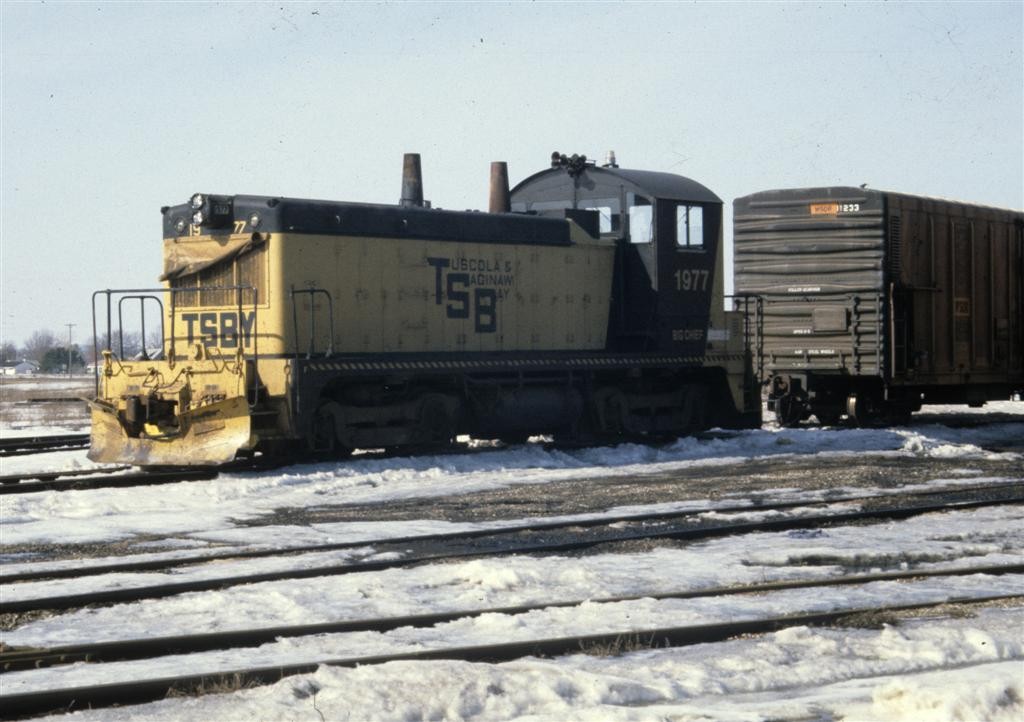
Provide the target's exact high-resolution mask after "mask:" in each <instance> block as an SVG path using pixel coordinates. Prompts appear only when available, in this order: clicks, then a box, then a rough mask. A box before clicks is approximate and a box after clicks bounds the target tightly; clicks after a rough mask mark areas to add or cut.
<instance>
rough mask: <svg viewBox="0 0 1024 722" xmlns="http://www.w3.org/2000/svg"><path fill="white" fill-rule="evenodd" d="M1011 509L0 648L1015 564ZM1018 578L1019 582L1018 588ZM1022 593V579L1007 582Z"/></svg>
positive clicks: (1020, 537)
mask: <svg viewBox="0 0 1024 722" xmlns="http://www.w3.org/2000/svg"><path fill="white" fill-rule="evenodd" d="M1022 551H1024V509H1021V508H1017V507H992V508H982V509H975V510H965V511H958V512H949V513H945V514H928V515H923V516H920V517H914V518H911V519H907V520H904V521H901V522H899V523H898V524H890V523H881V524H872V525H851V526H839V527H832V528H829V529H817V530H794V531H788V532H770V533H758V534H747V535H742V536H737V537H722V538H718V539H711V540H707V541H703V542H699V543H693V544H687V545H685V546H679V547H662V548H657V549H654V550H651V551H645V552H636V553H617V554H594V555H586V556H581V557H566V556H560V555H559V556H542V557H532V556H515V557H500V558H482V559H474V560H470V561H463V562H450V563H443V564H423V565H419V566H415V567H411V568H406V569H389V570H384V571H379V572H360V573H353V574H345V575H334V576H323V577H318V578H316V579H312V580H305V581H296V580H284V581H278V582H262V583H259V584H248V585H243V586H236V587H231V588H229V589H225V590H221V591H210V592H197V593H190V594H184V595H179V596H175V597H169V598H166V599H152V600H147V601H145V602H141V603H133V604H120V605H115V606H110V607H97V608H95V609H88V610H81V611H77V612H72V613H69V614H64V615H59V616H54V617H48V618H45V619H40V620H36V621H32V622H28V623H26V624H24V625H22V626H21V627H19V628H18V629H16V630H14V631H11V632H4V633H2V634H0V641H3V643H5V644H9V645H19V646H30V645H46V646H52V645H59V644H72V643H78V642H82V641H88V640H104V641H107V640H116V639H132V638H137V637H143V636H147V635H149V634H151V633H152V630H154V629H159V630H160V634H165V635H166V634H186V633H188V632H189V631H190V630H192V629H195V628H201V629H207V630H225V629H233V628H249V627H269V626H277V625H288V624H312V623H319V622H330V621H337V620H338V619H365V618H370V617H374V616H398V615H405V614H412V613H415V612H417V611H423V612H440V611H449V610H453V609H483V608H491V607H499V606H509V605H519V604H534V603H540V602H545V601H547V602H551V601H567V600H574V599H599V598H606V597H613V596H626V595H645V594H656V593H662V592H671V591H685V590H698V589H708V588H713V587H720V586H726V585H736V584H755V583H758V582H764V581H773V580H777V579H792V578H803V579H806V578H826V577H833V576H837V575H841V574H852V573H868V572H874V571H888V570H899V569H907V568H914V569H937V568H951V567H956V566H964V565H972V566H980V565H1000V564H1013V563H1019V562H1020V560H1021V556H1022ZM326 561H338V562H343V561H344V558H343V555H340V554H339V555H338V558H335V555H333V554H323V555H322V554H317V555H302V556H301V557H298V558H294V557H286V558H284V559H280V558H270V559H253V560H246V561H241V562H218V563H216V564H213V565H206V566H203V567H199V568H197V569H196V570H189V569H187V568H186V569H176V570H173V571H171V572H167V573H146V574H141V573H137V574H126V573H122V574H109V575H103V576H98V577H94V578H92V579H87V580H59V579H58V580H50V581H41V582H29V583H24V584H18V585H14V586H11V587H8V588H7V589H6V590H5V595H4V598H5V600H7V601H15V600H19V599H29V598H35V597H43V596H49V595H58V594H62V593H64V594H67V593H71V591H73V590H79V591H87V590H93V589H111V588H121V587H131V586H139V585H142V584H144V583H150V584H156V583H164V582H174V581H186V580H191V579H200V578H209V577H211V576H226V575H230V574H236V573H242V572H247V573H259V572H264V571H271V570H274V569H277V568H281V567H283V566H284V567H287V566H292V567H309V566H312V565H313V564H314V563H318V562H319V563H323V562H326ZM1018 587H1019V585H1018ZM1021 592H1022V593H1024V588H1021Z"/></svg>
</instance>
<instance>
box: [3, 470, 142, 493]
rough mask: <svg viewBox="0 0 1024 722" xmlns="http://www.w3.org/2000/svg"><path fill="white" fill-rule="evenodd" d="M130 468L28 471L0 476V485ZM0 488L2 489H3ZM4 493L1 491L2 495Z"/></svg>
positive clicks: (106, 472) (52, 479) (112, 471)
mask: <svg viewBox="0 0 1024 722" xmlns="http://www.w3.org/2000/svg"><path fill="white" fill-rule="evenodd" d="M130 468H132V467H130V466H101V467H97V468H95V469H64V470H61V471H26V472H25V473H23V474H7V475H5V476H0V485H2V486H6V485H8V484H20V483H22V482H25V481H31V480H37V481H54V480H55V479H60V478H62V477H70V476H87V475H88V474H113V473H114V472H117V471H125V470H126V469H130ZM2 486H0V488H2ZM2 493H3V492H2V491H0V494H2Z"/></svg>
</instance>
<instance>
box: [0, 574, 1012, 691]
mask: <svg viewBox="0 0 1024 722" xmlns="http://www.w3.org/2000/svg"><path fill="white" fill-rule="evenodd" d="M971 574H987V575H991V576H1002V575H1005V574H1024V563H1021V564H1003V565H990V566H977V567H957V568H953V569H918V570H903V571H897V572H877V573H873V574H850V575H844V576H837V577H831V578H827V579H792V580H778V581H773V582H762V583H758V584H744V585H738V586H726V587H707V588H704V589H687V590H684V591H675V592H659V593H647V594H637V595H630V596H618V597H599V598H593V597H590V598H587V599H574V600H571V601H562V602H557V601H556V602H543V603H539V604H524V605H516V606H510V607H490V608H485V609H461V610H452V611H449V612H440V613H435V614H416V615H409V616H401V617H385V618H380V619H362V620H345V621H336V622H323V623H318V624H302V625H291V626H284V627H263V628H259V629H238V630H232V631H227V632H213V633H210V634H189V635H179V636H169V637H146V638H144V639H127V640H119V641H113V642H97V643H91V644H76V645H66V646H60V647H49V648H45V649H39V648H26V649H17V648H11V649H8V650H5V651H3V652H0V670H2V671H4V672H11V671H16V670H25V669H39V668H42V667H49V666H54V665H61V664H72V663H75V662H91V663H105V662H120V661H126V660H134V659H147V658H150V657H158V656H164V655H169V654H193V653H195V652H205V651H209V650H213V649H228V648H234V647H256V646H259V645H261V644H268V643H270V642H273V641H274V640H275V639H278V638H281V637H306V636H312V635H317V634H343V633H344V634H347V633H352V632H388V631H391V630H394V629H400V628H402V627H433V626H435V625H438V624H443V623H446V622H453V621H455V620H457V619H472V618H476V617H481V616H483V615H485V614H506V615H517V614H527V613H529V612H535V611H540V610H544V609H558V608H565V607H578V606H580V605H581V604H584V603H590V604H615V603H621V602H635V601H638V600H641V599H655V600H669V599H698V598H706V597H726V596H734V595H742V594H764V593H766V592H776V591H783V590H790V589H816V588H821V587H837V586H849V585H855V584H870V583H872V582H887V581H909V580H913V579H928V578H936V577H960V576H968V575H971Z"/></svg>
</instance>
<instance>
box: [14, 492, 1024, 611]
mask: <svg viewBox="0 0 1024 722" xmlns="http://www.w3.org/2000/svg"><path fill="white" fill-rule="evenodd" d="M1020 503H1024V496H1013V497H1009V498H1005V499H978V500H969V501H957V502H945V503H940V504H922V505H917V506H912V507H900V508H884V509H871V510H864V509H861V510H857V511H849V512H838V513H832V514H821V515H816V516H810V515H808V516H799V517H789V518H785V519H772V520H764V521H759V522H739V523H732V524H720V525H714V526H703V527H693V528H687V529H667V530H666V529H662V530H645V531H638V532H632V533H616V534H614V535H608V536H602V537H598V538H587V539H574V540H561V541H541V542H535V543H527V544H521V545H519V546H514V547H510V546H504V547H502V546H498V545H495V546H493V547H492V546H489V547H487V548H478V549H474V550H471V551H466V550H460V551H455V552H437V553H427V554H421V555H418V556H413V557H406V558H404V559H390V560H385V561H357V562H353V563H347V564H330V565H324V566H315V567H306V568H302V569H289V570H284V571H277V572H259V573H254V574H243V575H237V576H231V577H220V578H216V579H196V580H190V581H182V582H171V583H167V584H157V585H150V586H139V587H127V588H125V587H121V588H116V589H107V590H101V591H96V592H85V593H78V594H64V595H55V596H51V597H38V598H32V599H19V600H14V601H0V614H16V613H24V612H29V611H39V610H44V609H45V610H63V609H74V608H78V607H83V606H86V605H90V604H112V603H121V602H136V601H141V600H143V599H161V598H165V597H170V596H175V595H178V594H185V593H189V592H206V591H213V590H218V589H224V588H227V587H232V586H238V585H242V584H256V583H260V582H271V581H282V580H285V579H310V578H314V577H322V576H338V575H343V574H354V573H358V572H376V571H382V570H384V569H399V568H407V567H412V566H416V565H418V564H425V563H436V562H447V561H455V560H464V559H476V558H480V557H486V556H496V555H500V556H510V555H514V554H534V553H551V552H563V551H578V550H582V549H588V548H591V547H595V546H598V545H600V544H609V543H619V542H624V541H638V540H645V541H646V540H655V539H669V540H694V539H707V538H712V537H716V536H729V535H738V534H749V533H753V532H767V531H784V530H789V529H800V528H807V527H818V526H832V525H835V524H842V523H848V522H852V521H863V520H867V519H906V518H909V517H912V516H918V515H920V514H928V513H932V512H937V511H949V510H961V509H973V508H979V507H985V506H997V505H1003V504H1020ZM563 526H565V527H571V526H573V524H572V523H567V524H564V525H563Z"/></svg>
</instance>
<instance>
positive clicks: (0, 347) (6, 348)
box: [0, 341, 18, 363]
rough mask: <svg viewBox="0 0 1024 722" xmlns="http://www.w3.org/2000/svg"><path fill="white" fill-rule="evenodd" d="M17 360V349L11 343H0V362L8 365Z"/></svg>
mask: <svg viewBox="0 0 1024 722" xmlns="http://www.w3.org/2000/svg"><path fill="white" fill-rule="evenodd" d="M17 360H18V347H17V346H16V345H15V344H14V343H12V342H11V341H4V342H3V343H0V361H2V362H3V363H10V362H12V361H17Z"/></svg>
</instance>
